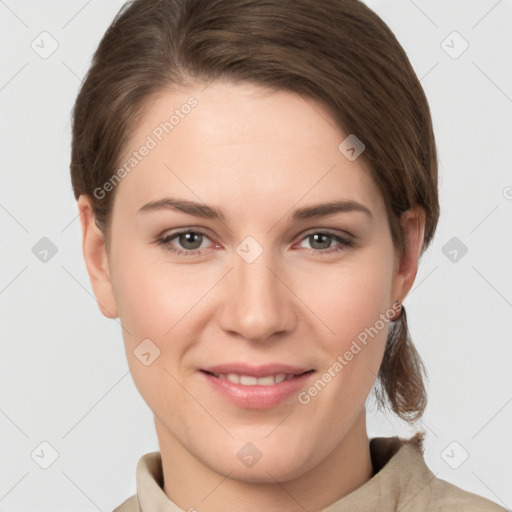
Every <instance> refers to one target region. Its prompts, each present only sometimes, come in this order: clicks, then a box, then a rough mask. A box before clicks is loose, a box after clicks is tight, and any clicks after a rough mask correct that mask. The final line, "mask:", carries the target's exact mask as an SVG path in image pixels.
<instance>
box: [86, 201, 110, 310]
mask: <svg viewBox="0 0 512 512" xmlns="http://www.w3.org/2000/svg"><path fill="white" fill-rule="evenodd" d="M77 204H78V211H79V214H80V224H81V227H82V250H83V255H84V260H85V265H86V267H87V272H88V274H89V279H90V281H91V286H92V289H93V291H94V295H95V296H96V300H97V302H98V307H99V308H100V311H101V312H102V314H103V315H104V316H106V317H107V318H117V316H118V312H117V304H116V301H115V297H114V291H113V288H112V282H111V276H110V270H109V263H108V258H107V253H106V248H105V239H104V236H103V233H102V232H101V230H100V229H99V228H98V226H97V225H96V223H95V221H94V213H93V209H92V201H91V198H90V197H89V196H87V195H85V194H82V195H80V197H79V198H78V201H77Z"/></svg>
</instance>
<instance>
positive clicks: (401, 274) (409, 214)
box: [391, 206, 425, 302]
mask: <svg viewBox="0 0 512 512" xmlns="http://www.w3.org/2000/svg"><path fill="white" fill-rule="evenodd" d="M400 221H401V224H402V229H403V232H404V237H405V243H406V250H405V252H404V254H403V255H402V257H401V258H400V260H399V261H397V262H396V266H395V268H396V270H395V275H394V276H393V280H394V282H393V296H392V297H391V301H392V302H394V301H396V300H399V301H400V302H402V301H403V299H404V298H405V297H406V295H407V294H408V293H409V290H410V289H411V288H412V285H413V283H414V280H415V279H416V274H417V272H418V263H419V258H420V256H421V249H422V247H423V237H424V233H425V210H424V209H423V208H422V207H421V206H415V207H413V208H410V209H409V210H407V211H405V212H404V213H403V214H402V216H401V219H400Z"/></svg>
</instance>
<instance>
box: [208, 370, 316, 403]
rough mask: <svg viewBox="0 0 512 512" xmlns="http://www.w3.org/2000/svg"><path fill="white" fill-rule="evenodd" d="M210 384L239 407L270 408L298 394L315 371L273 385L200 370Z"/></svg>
mask: <svg viewBox="0 0 512 512" xmlns="http://www.w3.org/2000/svg"><path fill="white" fill-rule="evenodd" d="M200 373H201V374H202V375H203V377H204V378H205V379H206V380H207V381H208V383H209V384H210V386H212V388H213V389H214V390H215V391H216V392H217V393H219V394H220V395H221V396H223V397H224V398H226V399H227V400H228V401H229V402H231V403H232V404H233V405H236V406H237V407H242V408H245V409H268V408H270V407H275V406H276V405H279V404H280V403H281V402H283V401H284V400H286V399H287V398H289V397H290V396H292V395H297V394H298V392H299V391H300V389H301V388H303V387H304V385H305V384H306V382H307V380H308V379H309V378H310V377H311V375H313V373H314V372H308V373H303V374H302V375H298V376H297V377H294V378H293V379H290V380H284V381H283V382H280V383H279V384H272V385H271V386H258V385H254V386H244V385H243V384H235V383H234V382H231V381H229V380H227V379H220V378H218V377H214V376H213V375H211V374H209V373H206V372H204V371H201V372H200Z"/></svg>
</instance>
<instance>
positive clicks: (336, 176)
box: [71, 0, 504, 512]
mask: <svg viewBox="0 0 512 512" xmlns="http://www.w3.org/2000/svg"><path fill="white" fill-rule="evenodd" d="M71 174H72V182H73V187H74V193H75V197H76V199H77V200H78V207H79V211H80V218H81V224H82V232H83V250H84V257H85V261H86V265H87V269H88V272H89V276H90V279H91V283H92V287H93V289H94V293H95V295H96V297H97V299H98V303H99V305H100V309H101V311H102V313H103V314H104V315H105V316H107V317H109V318H116V317H119V318H120V320H121V324H122V327H123V336H124V342H125V346H126V353H127V357H128V362H129V366H130V369H131V372H132V375H133V378H134V381H135V384H136V386H137V388H138V390H139V391H140V393H141V395H142V397H143V398H144V400H145V401H146V403H147V404H148V406H149V407H150V408H151V410H152V412H153V413H154V418H155V428H156V433H157V437H158V442H159V447H160V451H159V452H154V453H150V454H146V455H144V456H143V457H142V458H141V460H140V462H139V465H138V466H137V495H136V496H132V497H130V498H129V499H127V500H126V501H125V502H124V503H123V504H122V505H121V506H120V507H118V508H117V509H116V510H117V511H120V512H131V511H144V512H150V511H154V510H162V511H164V510H165V511H177V510H199V511H208V512H214V511H219V510H244V511H259V510H273V509H275V510H278V509H279V510H287V511H290V512H291V511H293V512H295V511H302V510H310V511H320V510H323V511H329V512H334V511H345V510H346V511H348V510H361V511H363V510H364V511H370V510H372V511H374V510H379V511H395V510H415V511H423V510H424V511H426V510H441V509H443V507H444V508H446V509H447V510H448V509H450V510H457V509H459V510H465V511H466V510H489V511H494V510H496V511H498V510H504V509H503V508H501V507H500V506H498V505H496V504H494V503H492V502H491V501H489V500H487V499H484V498H483V497H479V496H477V495H475V494H472V493H469V492H467V491H464V490H462V489H460V488H458V487H456V486H454V485H452V484H450V483H448V482H446V481H443V480H440V479H438V478H436V477H435V476H434V475H433V473H432V472H431V471H430V470H429V469H428V467H427V466H426V464H425V461H424V459H423V451H422V450H423V448H422V439H423V435H424V434H423V432H421V431H418V432H417V433H416V435H414V436H413V437H412V438H410V439H401V438H399V437H392V438H374V439H372V440H370V439H369V438H368V434H367V431H366V421H365V401H366V399H367V397H368V395H369V393H370V391H371V390H372V388H373V387H374V384H377V385H378V386H377V396H378V398H379V401H380V404H381V405H382V406H384V405H386V401H387V402H388V403H389V405H390V407H391V409H392V410H393V411H394V412H395V413H396V414H397V415H398V416H399V417H401V418H403V419H405V420H406V421H409V422H411V423H413V422H414V421H415V420H417V419H419V418H420V417H421V415H422V413H423V411H424V409H425V406H426V393H425V388H424V383H423V373H424V370H423V365H422V362H421V360H420V358H419V355H418V353H417V352H416V350H415V348H414V346H413V344H412V341H411V339H410V337H409V333H408V329H407V321H406V313H405V308H404V307H403V305H402V302H403V301H404V299H405V297H406V296H407V294H408V292H409V290H410V289H411V287H412V285H413V283H414V279H415V276H416V272H417V268H418V261H419V258H420V256H421V255H422V254H423V252H424V251H425V249H426V248H427V247H428V246H429V244H430V242H431V241H432V239H433V237H434V234H435V229H436V225H437V221H438V217H439V203H438V191H437V156H436V147H435V139H434V135H433V130H432V122H431V117H430V112H429V107H428V104H427V101H426V98H425V95H424V92H423V90H422V88H421V85H420V83H419V81H418V79H417V77H416V76H415V74H414V71H413V69H412V67H411V65H410V62H409V60H408V59H407V56H406V54H405V53H404V51H403V49H402V48H401V46H400V45H399V43H398V42H397V40H396V38H395V37H394V36H393V34H392V33H391V32H390V30H389V28H388V27H387V26H386V25H385V24H384V23H383V22H382V20H380V19H379V18H378V16H376V15H375V14H374V13H373V12H372V11H371V10H370V9H368V8H367V7H366V6H365V5H364V4H363V3H361V2H359V1H357V0H326V1H323V2H317V1H315V0H261V1H255V0H181V1H180V0H160V1H156V0H155V1H153V0H151V1H150V0H135V1H134V2H131V3H129V4H127V5H126V6H125V7H124V8H123V9H122V10H121V12H120V13H119V14H118V16H117V17H116V19H115V20H114V22H113V23H112V25H111V26H110V27H109V29H108V30H107V32H106V34H105V36H104V38H103V40H102V41H101V43H100V45H99V48H98V50H97V51H96V54H95V56H94V61H93V64H92V67H91V69H90V70H89V73H88V75H87V77H86V79H85V81H84V83H83V85H82V88H81V91H80V93H79V96H78V98H77V101H76V105H75V109H74V121H73V147H72V164H71Z"/></svg>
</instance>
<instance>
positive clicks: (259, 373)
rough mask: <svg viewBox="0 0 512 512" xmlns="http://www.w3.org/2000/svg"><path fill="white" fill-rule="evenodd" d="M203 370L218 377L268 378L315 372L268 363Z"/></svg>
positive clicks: (227, 365) (232, 364)
mask: <svg viewBox="0 0 512 512" xmlns="http://www.w3.org/2000/svg"><path fill="white" fill-rule="evenodd" d="M201 370H203V371H206V372H210V373H215V374H217V375H219V374H221V373H223V374H228V373H236V374H238V375H249V376H253V377H266V376H268V375H277V374H279V373H285V374H286V375H291V374H293V375H300V374H301V373H305V372H308V371H310V370H313V368H303V367H300V366H290V365H288V364H279V363H267V364H262V365H258V366H255V365H250V364H245V363H227V364H218V365H215V366H208V367H206V368H201Z"/></svg>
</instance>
